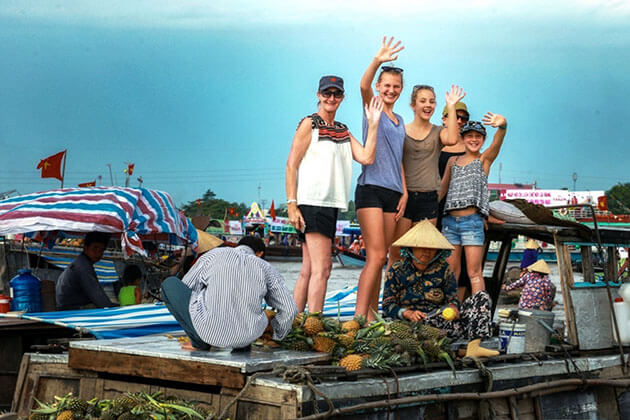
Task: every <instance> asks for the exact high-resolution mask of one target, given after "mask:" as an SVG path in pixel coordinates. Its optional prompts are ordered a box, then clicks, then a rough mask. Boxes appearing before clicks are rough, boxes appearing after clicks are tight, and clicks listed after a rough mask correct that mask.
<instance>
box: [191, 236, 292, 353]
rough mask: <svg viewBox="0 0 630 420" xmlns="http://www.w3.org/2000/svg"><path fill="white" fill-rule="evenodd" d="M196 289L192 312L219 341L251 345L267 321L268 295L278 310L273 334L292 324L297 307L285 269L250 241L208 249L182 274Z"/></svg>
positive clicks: (201, 328) (213, 341) (214, 342)
mask: <svg viewBox="0 0 630 420" xmlns="http://www.w3.org/2000/svg"><path fill="white" fill-rule="evenodd" d="M182 281H183V282H184V284H186V285H187V286H188V287H190V289H191V290H192V295H191V298H190V306H189V311H190V318H191V320H192V323H193V326H194V327H195V330H196V331H197V334H198V335H199V337H200V338H201V339H202V340H203V341H205V342H206V343H208V344H210V345H211V346H217V347H232V348H238V347H245V346H248V345H249V344H251V343H252V342H253V341H254V340H256V339H257V338H258V337H260V336H261V335H262V334H263V332H264V331H265V328H266V327H267V317H266V316H265V313H264V311H263V309H262V302H263V300H264V301H266V302H267V304H268V305H269V306H271V307H273V308H274V309H276V311H277V312H278V314H277V315H276V317H275V318H274V319H273V320H272V321H271V326H272V327H273V331H274V334H273V338H274V339H276V340H281V339H282V338H284V337H285V336H286V335H287V334H288V333H289V331H290V330H291V324H292V322H293V319H294V318H295V316H296V315H297V307H296V305H295V302H294V301H293V296H292V295H291V293H290V292H289V290H288V289H287V288H286V286H285V285H284V279H283V278H282V276H281V275H280V273H279V272H278V271H277V270H276V269H275V268H273V267H272V266H271V264H269V263H268V262H267V261H265V260H263V259H261V258H258V257H257V256H256V254H254V251H253V250H252V249H251V248H250V247H248V246H245V245H241V246H238V247H236V248H215V249H213V250H211V251H209V252H206V253H205V254H203V255H202V256H201V257H200V258H199V260H198V261H197V262H196V263H195V265H193V267H192V268H191V269H190V271H189V272H188V273H187V274H186V275H185V276H184V278H183V279H182Z"/></svg>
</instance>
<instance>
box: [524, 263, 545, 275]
mask: <svg viewBox="0 0 630 420" xmlns="http://www.w3.org/2000/svg"><path fill="white" fill-rule="evenodd" d="M527 270H528V271H537V272H539V273H544V274H551V270H550V269H549V266H548V265H547V263H546V262H545V260H538V261H536V262H535V263H534V264H532V265H530V266H529V267H527Z"/></svg>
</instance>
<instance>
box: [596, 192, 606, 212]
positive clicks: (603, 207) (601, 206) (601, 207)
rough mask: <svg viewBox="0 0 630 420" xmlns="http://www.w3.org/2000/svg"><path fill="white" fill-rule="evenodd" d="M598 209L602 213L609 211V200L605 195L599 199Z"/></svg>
mask: <svg viewBox="0 0 630 420" xmlns="http://www.w3.org/2000/svg"><path fill="white" fill-rule="evenodd" d="M597 209H598V210H601V211H606V210H608V199H607V198H606V196H605V195H602V196H601V197H597Z"/></svg>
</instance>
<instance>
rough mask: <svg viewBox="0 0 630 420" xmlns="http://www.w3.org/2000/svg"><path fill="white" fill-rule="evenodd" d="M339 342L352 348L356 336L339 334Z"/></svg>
mask: <svg viewBox="0 0 630 420" xmlns="http://www.w3.org/2000/svg"><path fill="white" fill-rule="evenodd" d="M337 341H339V343H340V344H341V345H342V346H344V347H347V348H350V347H352V343H354V336H352V335H350V333H345V334H339V335H338V336H337Z"/></svg>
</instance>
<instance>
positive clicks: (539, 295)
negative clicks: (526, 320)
mask: <svg viewBox="0 0 630 420" xmlns="http://www.w3.org/2000/svg"><path fill="white" fill-rule="evenodd" d="M550 273H551V270H550V269H549V266H548V265H547V263H546V262H545V260H538V261H536V262H535V263H534V264H532V265H530V266H529V267H527V272H526V273H525V274H523V275H522V276H521V278H520V279H518V280H516V281H515V282H514V283H511V284H509V285H507V286H505V290H507V291H508V292H509V291H510V290H514V289H516V288H519V287H522V288H523V292H522V293H521V299H520V300H519V302H518V307H519V308H521V309H539V310H541V311H550V310H551V308H552V306H553V293H552V288H553V286H552V285H551V281H550V280H549V274H550Z"/></svg>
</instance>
